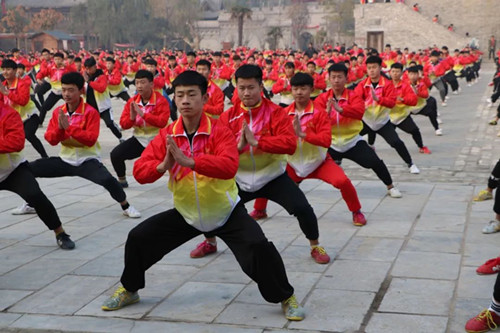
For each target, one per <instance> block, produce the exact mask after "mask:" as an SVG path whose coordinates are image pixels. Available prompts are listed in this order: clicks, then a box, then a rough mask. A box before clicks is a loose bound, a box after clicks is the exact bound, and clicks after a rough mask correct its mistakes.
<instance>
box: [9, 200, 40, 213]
mask: <svg viewBox="0 0 500 333" xmlns="http://www.w3.org/2000/svg"><path fill="white" fill-rule="evenodd" d="M10 213H11V214H12V215H25V214H36V210H35V208H33V207H31V206H30V205H28V204H27V203H26V202H25V203H23V204H22V206H19V207H17V208H14V209H13V210H12V211H11V212H10Z"/></svg>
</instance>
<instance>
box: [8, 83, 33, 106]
mask: <svg viewBox="0 0 500 333" xmlns="http://www.w3.org/2000/svg"><path fill="white" fill-rule="evenodd" d="M7 97H8V98H9V99H10V100H11V101H12V102H14V103H16V104H18V105H21V106H25V105H26V104H28V102H29V101H30V83H27V82H26V81H21V80H19V81H18V83H17V89H14V90H9V94H8V95H7Z"/></svg>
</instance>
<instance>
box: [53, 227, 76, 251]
mask: <svg viewBox="0 0 500 333" xmlns="http://www.w3.org/2000/svg"><path fill="white" fill-rule="evenodd" d="M56 241H57V245H59V247H60V248H61V249H63V250H73V249H74V248H75V242H73V241H72V240H71V238H69V235H68V234H67V233H65V232H64V231H63V232H61V233H60V234H59V235H57V236H56Z"/></svg>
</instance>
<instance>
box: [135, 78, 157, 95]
mask: <svg viewBox="0 0 500 333" xmlns="http://www.w3.org/2000/svg"><path fill="white" fill-rule="evenodd" d="M135 87H136V89H137V93H138V94H139V95H141V96H144V95H148V94H150V93H152V92H153V82H152V81H149V80H148V79H146V78H142V79H135Z"/></svg>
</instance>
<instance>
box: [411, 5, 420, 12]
mask: <svg viewBox="0 0 500 333" xmlns="http://www.w3.org/2000/svg"><path fill="white" fill-rule="evenodd" d="M413 11H415V12H419V11H420V8H418V3H415V4H414V5H413Z"/></svg>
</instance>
